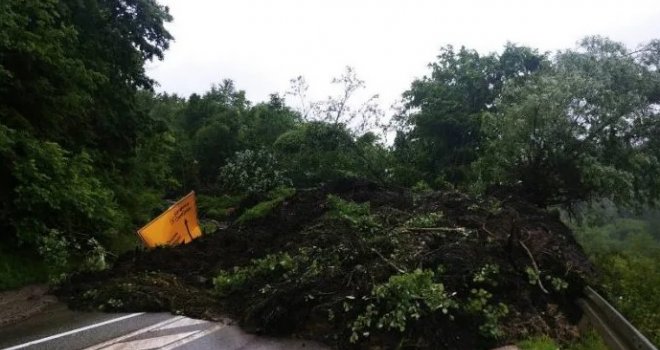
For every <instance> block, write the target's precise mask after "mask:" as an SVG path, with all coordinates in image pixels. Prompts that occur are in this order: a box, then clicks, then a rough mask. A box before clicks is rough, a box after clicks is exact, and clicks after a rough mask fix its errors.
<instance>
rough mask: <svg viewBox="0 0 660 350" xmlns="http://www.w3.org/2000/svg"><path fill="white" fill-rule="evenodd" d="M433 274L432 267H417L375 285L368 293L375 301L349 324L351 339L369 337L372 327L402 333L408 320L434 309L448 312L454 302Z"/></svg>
mask: <svg viewBox="0 0 660 350" xmlns="http://www.w3.org/2000/svg"><path fill="white" fill-rule="evenodd" d="M434 277H435V273H434V272H433V271H431V270H421V269H416V270H415V271H413V272H410V273H405V274H399V275H393V276H391V277H390V278H389V280H388V281H387V282H385V283H383V284H379V285H376V286H375V287H374V288H373V290H372V293H371V294H372V296H373V297H374V298H375V301H374V302H373V303H370V304H368V305H367V306H366V308H365V311H364V312H363V313H362V314H360V315H358V317H357V318H356V319H355V321H354V322H353V324H352V327H351V329H352V331H353V334H352V335H351V338H350V339H351V342H356V341H357V340H358V339H359V338H360V337H361V336H365V337H366V336H368V335H369V330H370V329H373V328H375V329H385V330H388V329H395V330H398V331H400V332H403V331H405V330H406V327H407V325H408V323H409V322H410V321H414V320H418V319H420V318H421V317H424V316H427V315H429V314H432V313H435V312H436V311H440V312H442V313H443V314H446V315H448V314H449V311H450V310H451V309H454V308H456V307H457V303H456V301H455V300H454V299H452V297H451V295H449V294H448V293H447V292H446V291H445V288H444V285H443V284H442V283H437V282H435V281H434ZM447 317H450V316H449V315H448V316H447Z"/></svg>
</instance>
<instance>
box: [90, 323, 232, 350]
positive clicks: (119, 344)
mask: <svg viewBox="0 0 660 350" xmlns="http://www.w3.org/2000/svg"><path fill="white" fill-rule="evenodd" d="M203 324H208V325H209V326H210V327H208V328H206V329H204V328H202V329H197V330H193V331H187V332H180V333H177V334H165V335H158V334H159V333H161V334H162V332H163V331H165V333H167V331H168V330H170V331H171V330H173V329H176V328H182V329H183V328H184V327H188V329H190V328H189V327H190V326H198V325H203ZM224 326H225V325H224V324H213V323H211V322H208V321H202V320H195V319H192V318H186V317H182V316H178V317H174V318H172V319H168V320H166V321H163V322H160V323H157V324H155V325H152V326H149V327H145V328H142V329H138V330H137V331H134V332H132V333H129V334H126V335H123V336H121V337H117V338H114V339H110V340H108V341H106V342H104V343H101V344H97V345H94V346H92V347H89V348H87V349H85V350H99V349H104V350H129V349H130V350H143V349H156V348H159V349H173V348H174V347H177V346H180V345H183V344H186V343H189V342H191V341H193V340H195V339H199V338H201V337H204V336H206V335H208V334H211V333H213V332H215V331H217V330H219V329H221V328H223V327H224ZM150 333H151V334H150ZM149 335H151V336H149ZM135 338H138V339H135Z"/></svg>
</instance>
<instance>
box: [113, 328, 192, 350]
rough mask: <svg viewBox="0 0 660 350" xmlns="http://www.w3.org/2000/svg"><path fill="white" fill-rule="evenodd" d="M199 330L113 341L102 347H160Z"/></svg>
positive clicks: (127, 349) (118, 349)
mask: <svg viewBox="0 0 660 350" xmlns="http://www.w3.org/2000/svg"><path fill="white" fill-rule="evenodd" d="M198 332H199V331H192V332H185V333H179V334H168V335H161V336H159V337H153V338H147V339H136V340H128V341H124V342H119V343H114V344H112V345H110V346H108V347H105V348H103V349H107V350H144V349H160V348H162V347H163V346H165V345H167V344H170V343H173V342H175V341H177V340H179V339H180V338H181V337H187V336H190V335H193V334H195V333H198Z"/></svg>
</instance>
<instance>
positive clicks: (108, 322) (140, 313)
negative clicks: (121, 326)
mask: <svg viewBox="0 0 660 350" xmlns="http://www.w3.org/2000/svg"><path fill="white" fill-rule="evenodd" d="M144 314H145V313H144V312H136V313H134V314H129V315H125V316H121V317H117V318H113V319H110V320H107V321H103V322H99V323H95V324H91V325H89V326H85V327H80V328H76V329H72V330H70V331H66V332H62V333H58V334H54V335H51V336H48V337H45V338H41V339H36V340H33V341H29V342H27V343H23V344H19V345H14V346H10V347H8V348H4V349H2V350H16V349H22V348H26V347H28V346H31V345H36V344H41V343H44V342H47V341H50V340H53V339H57V338H62V337H66V336H68V335H72V334H76V333H79V332H83V331H86V330H88V329H94V328H97V327H101V326H105V325H107V324H111V323H114V322H119V321H123V320H126V319H129V318H132V317H135V316H140V315H144Z"/></svg>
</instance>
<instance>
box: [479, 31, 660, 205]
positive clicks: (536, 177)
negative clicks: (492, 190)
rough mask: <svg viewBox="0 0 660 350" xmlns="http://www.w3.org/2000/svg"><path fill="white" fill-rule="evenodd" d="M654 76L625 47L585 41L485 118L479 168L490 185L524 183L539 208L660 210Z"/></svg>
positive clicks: (513, 90) (517, 87) (506, 93)
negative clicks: (649, 206) (607, 202)
mask: <svg viewBox="0 0 660 350" xmlns="http://www.w3.org/2000/svg"><path fill="white" fill-rule="evenodd" d="M659 78H660V75H658V72H657V71H652V70H648V68H647V67H645V66H644V65H643V64H640V59H639V58H638V57H636V56H635V55H631V54H630V53H629V52H628V51H627V50H626V49H625V47H623V46H622V45H621V44H618V43H615V42H612V41H609V40H607V39H603V38H598V37H594V38H587V39H585V40H584V41H583V42H582V44H581V46H580V48H579V49H578V50H575V51H573V50H568V51H566V52H561V53H559V54H558V55H557V57H556V58H555V62H553V65H552V68H548V69H547V70H546V71H544V72H543V73H541V74H538V75H536V76H534V77H532V78H530V79H527V80H526V81H525V83H524V84H514V85H508V86H506V87H505V88H504V90H503V94H502V97H501V98H500V99H498V100H497V101H496V103H495V106H496V108H497V111H494V112H489V113H486V114H485V115H484V118H483V127H482V128H483V130H484V133H485V134H486V136H487V138H486V140H487V142H486V147H485V152H484V155H483V157H481V158H480V160H479V161H478V162H477V168H478V169H479V171H480V172H479V174H480V180H481V181H482V183H485V184H495V183H501V184H508V185H514V186H517V184H519V185H520V186H519V187H520V188H521V190H522V191H521V193H524V194H525V195H526V196H527V197H528V198H530V199H531V200H532V201H534V202H535V203H537V204H539V205H542V206H544V205H552V204H561V205H566V206H570V205H571V204H574V203H576V202H580V201H589V200H592V199H598V198H610V199H612V200H614V201H615V202H618V203H627V204H633V203H653V202H654V201H655V200H656V199H657V198H658V195H660V192H659V189H660V182H658V177H657V176H656V175H652V174H658V173H659V172H660V163H659V157H660V153H658V152H657V149H656V148H655V146H654V145H653V142H655V141H651V140H653V139H654V138H655V137H654V136H653V134H652V133H653V132H654V131H655V130H658V129H657V128H658V123H660V116H659V115H658V110H657V108H656V107H655V105H656V104H657V103H658V99H657V96H655V91H656V90H657V87H658V84H660V79H659Z"/></svg>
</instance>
